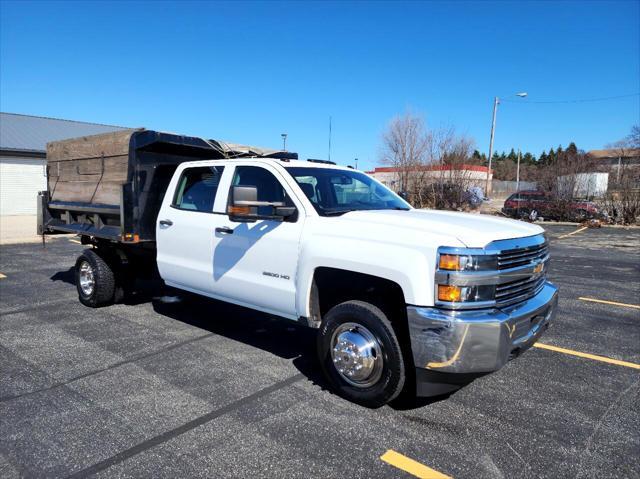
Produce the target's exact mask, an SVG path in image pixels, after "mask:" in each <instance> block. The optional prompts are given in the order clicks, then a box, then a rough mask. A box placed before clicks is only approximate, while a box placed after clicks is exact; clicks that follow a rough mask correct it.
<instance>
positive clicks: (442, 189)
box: [381, 113, 474, 209]
mask: <svg viewBox="0 0 640 479" xmlns="http://www.w3.org/2000/svg"><path fill="white" fill-rule="evenodd" d="M382 142H383V147H382V154H381V160H382V162H383V163H385V164H387V165H390V166H392V167H393V168H394V170H395V174H396V176H397V183H396V185H395V189H396V190H398V191H404V192H406V193H408V195H409V199H410V201H411V202H412V203H413V205H414V206H416V207H418V208H421V207H425V206H429V207H434V208H439V209H461V208H462V207H463V205H464V203H465V200H466V199H467V197H468V189H469V187H470V186H471V181H470V180H471V178H470V177H469V171H467V170H465V169H464V168H463V165H465V164H467V163H470V161H471V156H472V153H473V145H474V144H473V141H471V140H470V139H469V138H467V137H465V136H464V135H459V134H457V133H456V131H455V129H454V128H453V127H447V128H436V129H431V128H428V127H427V126H426V124H425V122H424V120H423V118H422V117H420V116H416V115H414V114H412V113H406V114H405V115H403V116H400V117H396V118H394V119H393V120H392V121H391V122H390V123H389V126H388V128H387V130H386V131H385V133H384V134H383V136H382Z"/></svg>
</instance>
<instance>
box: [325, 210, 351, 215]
mask: <svg viewBox="0 0 640 479" xmlns="http://www.w3.org/2000/svg"><path fill="white" fill-rule="evenodd" d="M351 211H359V210H353V209H352V210H328V211H323V212H322V215H323V216H340V215H343V214H345V213H349V212H351Z"/></svg>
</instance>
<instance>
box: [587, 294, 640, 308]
mask: <svg viewBox="0 0 640 479" xmlns="http://www.w3.org/2000/svg"><path fill="white" fill-rule="evenodd" d="M578 299H581V300H582V301H591V302H592V303H602V304H611V305H613V306H624V307H625V308H635V309H640V306H638V305H637V304H627V303H618V302H616V301H605V300H604V299H595V298H583V297H580V298H578Z"/></svg>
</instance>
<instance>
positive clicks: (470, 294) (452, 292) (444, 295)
mask: <svg viewBox="0 0 640 479" xmlns="http://www.w3.org/2000/svg"><path fill="white" fill-rule="evenodd" d="M495 292H496V289H495V286H493V285H484V286H455V285H450V284H439V285H438V301H446V302H449V303H463V302H474V301H492V300H493V299H494V296H495Z"/></svg>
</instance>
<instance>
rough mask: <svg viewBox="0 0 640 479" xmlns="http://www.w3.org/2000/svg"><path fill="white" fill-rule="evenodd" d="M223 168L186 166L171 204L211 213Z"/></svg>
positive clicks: (175, 206) (182, 208) (183, 208)
mask: <svg viewBox="0 0 640 479" xmlns="http://www.w3.org/2000/svg"><path fill="white" fill-rule="evenodd" d="M223 170H224V166H198V167H194V168H186V169H185V170H184V171H183V172H182V175H181V176H180V180H178V187H177V188H176V193H175V196H174V199H173V204H172V206H173V207H174V208H179V209H181V210H190V211H199V212H203V213H212V212H213V203H214V201H215V199H216V192H217V191H218V185H219V184H220V178H221V177H222V172H223Z"/></svg>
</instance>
